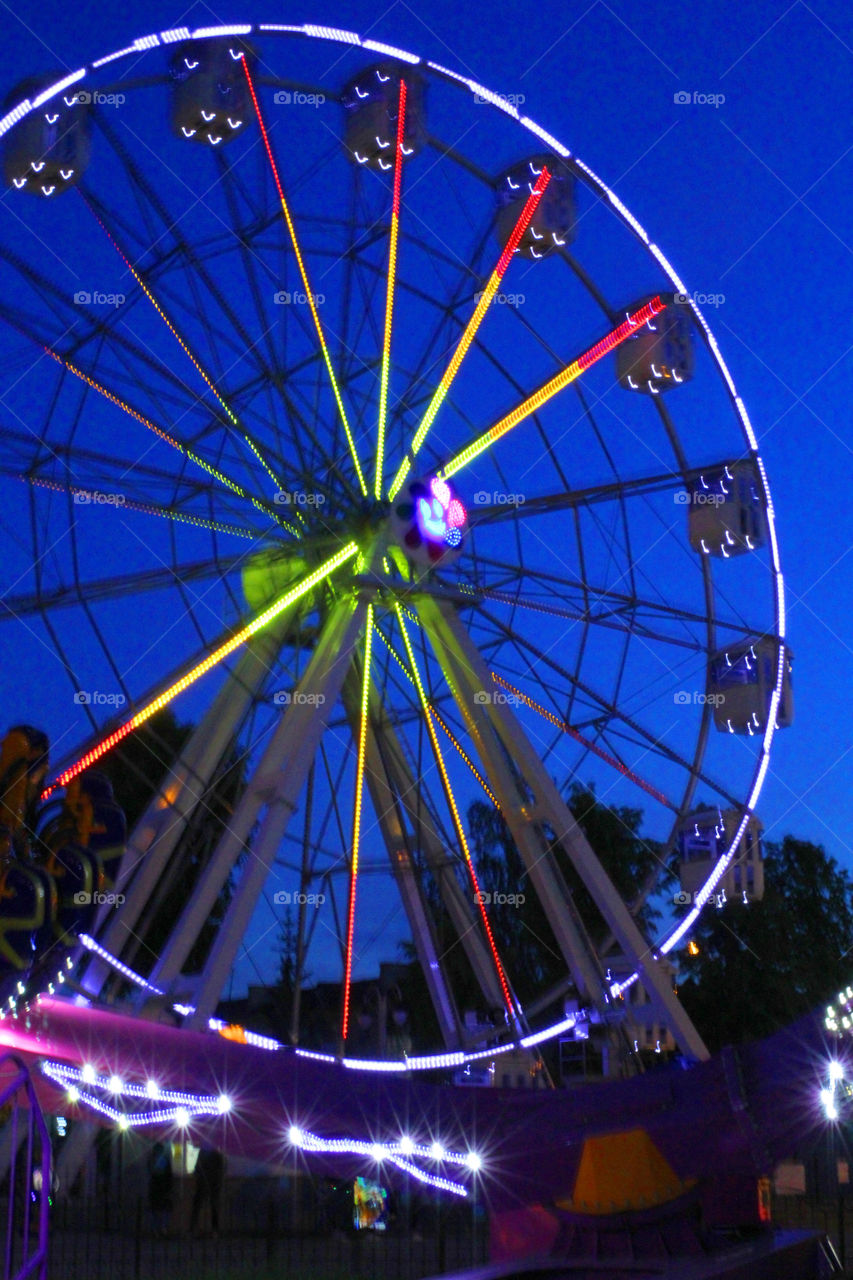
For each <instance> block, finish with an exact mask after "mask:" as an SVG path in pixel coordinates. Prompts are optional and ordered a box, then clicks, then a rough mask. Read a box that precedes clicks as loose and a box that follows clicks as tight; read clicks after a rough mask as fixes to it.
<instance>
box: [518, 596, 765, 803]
mask: <svg viewBox="0 0 853 1280" xmlns="http://www.w3.org/2000/svg"><path fill="white" fill-rule="evenodd" d="M493 621H495V622H497V620H496V619H493ZM497 625H498V626H500V623H498V624H497ZM503 629H504V631H505V632H506V628H503ZM506 634H507V639H509V640H510V642H511V643H512V644H513V645H514V646H515V647H516V648H520V649H523V650H524V651H525V654H526V655H532V656H533V658H534V659H535V660H536V662H537V663H538V664H539V666H540V667H544V666H547V667H550V668H551V670H552V671H554V672H555V673H556V674H557V675H559V676H561V677H562V679H563V680H565V682H566V685H567V687H569V686H571V687H576V688H577V689H578V690H579V692H580V693H582V694H583V695H584V697H585V698H587V699H588V700H589V701H590V702H591V703H592V704H593V705H594V706H596V707H598V708H600V710H601V712H603V713H604V715H605V719H606V722H607V723H608V724H610V723H611V722H615V723H616V724H622V725H625V726H627V727H628V728H629V729H630V730H631V731H632V732H633V733H635V734H636V735H637V738H638V744H639V745H641V746H642V747H643V748H644V749H648V750H651V751H652V752H653V753H654V754H656V755H659V756H662V757H663V758H664V759H666V760H669V761H670V762H671V763H672V764H676V765H678V767H679V768H680V769H682V770H683V771H684V773H685V774H686V775H689V776H692V777H695V778H697V779H698V780H699V781H700V782H704V783H705V784H706V785H707V786H709V787H711V788H712V789H713V790H714V791H715V792H716V793H717V794H718V795H720V796H722V797H723V798H724V799H725V800H726V802H727V803H728V804H730V805H732V806H733V807H735V808H738V809H739V808H741V807H742V805H741V801H740V800H737V799H735V797H734V796H732V795H731V794H730V792H729V791H728V790H727V788H726V787H724V786H723V785H722V784H721V783H720V782H718V781H717V780H716V779H715V778H712V777H711V776H710V775H709V774H706V773H705V772H704V771H702V770H700V769H699V768H698V767H697V766H696V765H695V764H693V763H691V762H690V761H689V760H686V759H685V758H684V757H683V756H682V755H680V754H679V753H678V752H677V751H675V750H674V749H673V748H672V747H670V746H667V744H666V743H665V742H663V741H662V740H661V739H660V737H659V736H657V735H655V734H654V733H653V732H652V731H651V730H650V729H646V728H644V727H643V725H641V724H640V723H639V721H638V720H636V719H635V718H634V717H632V716H629V715H628V713H627V712H626V711H624V710H623V709H622V708H620V707H619V706H617V705H616V704H615V703H614V702H612V701H611V700H610V699H609V698H607V697H605V696H604V695H603V694H600V693H598V692H597V691H596V690H595V689H593V688H592V687H591V686H590V685H588V684H587V683H586V682H585V681H582V680H581V679H580V678H579V677H578V676H577V675H572V673H571V672H569V671H567V670H566V668H565V667H563V666H562V665H561V664H560V663H559V662H557V661H556V659H555V658H553V657H552V656H551V655H550V654H548V653H545V652H543V651H542V650H541V649H539V648H538V646H536V645H535V644H534V643H533V642H532V641H531V640H529V639H527V638H526V637H525V636H522V635H519V634H518V633H517V632H512V633H509V632H506ZM597 723H600V719H599V720H598V721H597Z"/></svg>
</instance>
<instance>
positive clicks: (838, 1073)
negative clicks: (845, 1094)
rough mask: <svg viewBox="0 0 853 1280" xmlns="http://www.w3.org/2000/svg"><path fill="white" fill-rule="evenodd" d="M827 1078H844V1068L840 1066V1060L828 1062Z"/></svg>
mask: <svg viewBox="0 0 853 1280" xmlns="http://www.w3.org/2000/svg"><path fill="white" fill-rule="evenodd" d="M829 1078H830V1080H843V1079H844V1068H843V1067H842V1065H841V1063H840V1062H830V1064H829Z"/></svg>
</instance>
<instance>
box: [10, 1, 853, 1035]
mask: <svg viewBox="0 0 853 1280" xmlns="http://www.w3.org/2000/svg"><path fill="white" fill-rule="evenodd" d="M253 32H257V33H258V34H263V33H264V32H270V33H276V32H281V33H283V34H287V35H288V36H293V35H302V36H305V37H308V38H322V39H325V40H330V41H335V42H338V43H341V44H343V45H349V46H360V47H362V48H365V49H368V50H371V49H379V48H380V46H379V45H378V44H377V42H375V41H372V40H369V39H363V38H362V37H361V36H359V35H358V34H357V33H356V32H352V31H346V30H341V29H338V28H333V27H325V26H318V25H314V24H308V23H306V24H302V25H298V24H264V23H261V24H251V23H249V24H243V25H238V26H234V25H232V26H227V25H220V26H213V27H198V28H195V29H192V30H191V29H189V28H183V27H182V28H176V29H174V30H170V31H164V32H161V33H159V34H156V33H152V34H150V35H145V36H141V37H138V38H137V39H136V40H134V41H133V42H132V43H131V44H129V45H126V46H124V47H123V48H120V49H118V50H116V51H114V52H112V53H108V54H106V55H104V56H103V57H100V58H98V59H97V60H95V61H93V62H92V63H91V64H89V65H88V66H84V67H82V68H80V69H78V70H77V71H74V72H73V73H71V74H70V75H67V76H65V77H63V78H61V79H59V80H57V81H56V82H54V83H53V84H52V85H50V86H48V87H47V88H46V89H44V90H43V91H42V92H41V93H39V94H38V96H37V97H35V98H34V99H33V100H30V99H29V98H23V99H22V100H21V101H20V102H18V103H16V104H15V105H14V106H12V107H11V108H10V109H9V111H7V112H6V113H5V114H4V115H3V116H2V117H0V137H3V136H4V135H5V134H6V133H8V132H9V130H10V129H12V128H13V127H14V126H15V125H16V124H17V123H18V122H19V121H20V120H22V119H24V118H25V117H26V116H27V115H28V114H29V113H30V112H32V111H33V110H36V109H38V108H39V107H40V106H41V105H43V104H44V103H45V102H48V101H50V100H51V99H52V98H54V97H56V96H57V95H58V94H60V93H62V92H63V90H64V89H66V88H68V87H69V86H70V85H72V84H76V83H78V82H79V81H80V80H83V79H84V78H85V77H86V76H87V74H89V73H91V72H93V71H95V70H97V69H98V68H100V67H103V66H105V65H107V64H113V63H116V62H118V61H120V60H121V59H129V58H132V57H137V56H138V54H139V52H140V51H142V50H146V49H152V48H155V47H157V46H158V45H161V44H162V45H164V46H168V45H169V44H171V43H173V42H174V41H176V40H178V39H187V38H191V39H198V40H201V39H217V38H222V37H225V36H229V35H240V36H248V35H251V34H252V33H253ZM394 56H396V57H399V58H401V59H403V60H405V61H407V62H409V63H412V64H418V63H420V61H421V59H420V58H419V57H418V56H417V55H415V54H411V53H408V52H407V51H405V50H402V49H397V50H396V51H395V54H394ZM243 62H244V66H245V59H243ZM426 65H427V66H428V67H429V68H430V69H431V70H432V71H433V72H435V74H436V75H438V76H440V77H442V78H443V79H445V80H447V81H448V82H449V83H452V84H455V85H457V86H458V87H461V88H463V89H467V90H468V91H469V93H471V94H472V95H475V96H478V97H483V96H485V97H487V99H488V100H489V101H490V102H494V99H495V98H500V97H501V95H496V94H492V93H491V91H488V90H487V91H486V92H485V94H484V87H483V86H481V85H479V84H478V83H477V82H475V81H474V80H472V79H470V78H469V77H466V76H464V75H462V74H460V73H459V72H456V71H453V70H451V69H449V68H446V67H443V66H441V65H440V64H438V63H435V62H430V61H428V62H427V63H426ZM495 105H496V109H497V108H498V106H500V104H495ZM500 109H502V110H506V107H505V106H503V107H501V108H500ZM519 124H520V125H521V126H522V127H523V128H525V129H526V130H528V132H530V133H531V134H532V135H533V136H534V137H536V138H537V139H539V140H541V141H543V142H545V143H546V144H547V145H548V146H549V147H551V148H553V150H554V151H555V152H556V153H557V154H558V155H561V156H563V157H566V158H568V157H570V156H571V152H570V151H569V149H568V148H566V147H565V146H564V145H563V144H562V143H560V142H559V140H558V139H557V138H555V137H554V136H553V135H552V134H550V133H549V132H548V131H547V130H545V129H544V128H542V126H541V125H539V124H537V123H536V122H535V121H534V120H532V119H530V118H529V117H527V116H522V117H521V118H520V120H519ZM574 163H575V164H577V166H578V168H579V169H580V170H581V171H582V172H583V173H584V174H585V176H586V180H587V182H588V183H589V185H590V186H591V187H592V188H593V189H594V190H595V191H596V192H597V194H598V195H599V196H600V197H601V198H602V199H603V200H606V201H607V202H608V203H609V205H610V206H611V208H612V210H613V212H614V213H615V215H616V216H617V217H618V218H619V219H620V221H621V222H622V223H623V224H624V225H625V226H626V227H627V228H629V229H630V231H631V232H632V233H633V234H634V235H635V236H636V237H637V239H638V240H639V241H640V243H641V244H643V245H644V246H645V247H646V248H647V249H648V251H649V252H650V253H651V254H652V255H653V256H654V257H655V258H656V260H657V261H658V263H659V265H660V267H661V269H662V270H663V272H664V273H665V275H666V276H667V278H668V279H669V280H670V281H671V283H672V286H673V288H674V289H675V290H676V291H677V292H678V293H680V294H683V295H686V297H687V299H688V302H687V304H686V305H689V306H690V308H691V311H692V313H693V315H694V317H695V319H696V322H697V325H698V326H699V332H700V336H702V337H703V339H704V341H705V344H706V347H707V349H708V351H709V353H710V355H711V358H712V359H713V361H714V363H715V364H716V366H717V368H718V370H719V372H720V374H721V376H722V377H723V379H724V381H725V383H726V387H727V389H728V393H729V397H730V401H731V403H732V406H733V408H734V410H735V412H736V414H737V416H738V418H739V420H740V422H741V425H742V427H743V430H744V432H745V434H746V436H747V440H748V442H749V447H750V450H751V454H752V458H753V461H754V462H755V464H756V467H757V470H758V473H759V476H760V483H761V489H762V496H763V498H764V503H765V511H766V518H767V527H768V539H769V546H770V555H771V562H772V568H773V579H774V581H773V585H774V602H775V613H776V634H777V636H778V638H779V642H780V653H779V662H778V665H777V676H776V684H775V687H774V690H773V693H772V696H771V701H770V708H769V715H768V724H767V728H766V730H765V733H764V738H763V742H762V746H761V754H760V758H759V762H758V764H757V766H756V769H755V773H754V775H753V784H752V788H751V790H750V794H749V797H748V800H747V803H746V805H745V813H744V817H743V819H742V821H741V823H740V825H739V826H738V828H737V830H736V831H735V833H734V835H733V838H732V841H731V844H730V846H729V848H728V849H727V850H726V851H725V852H724V853H723V854H722V855H721V856H720V858H719V860H718V861H717V863H716V865H715V867H714V869H713V871H712V872H711V874H710V876H709V878H708V880H707V881H706V883H705V885H704V886H703V888H702V890H701V892H700V893H699V894H698V896H697V899H696V901H695V903H694V906H693V907H692V909H691V910H690V911H689V912H688V913H687V915H686V916H685V917H684V918H683V919H682V920H681V921H679V922H678V924H677V925H676V926H675V927H674V928H673V929H672V930H671V931H670V933H669V934H668V935H667V936H666V937H665V939H664V940H663V941H662V942H661V943H660V944H659V946H658V952H659V954H661V955H666V954H668V953H669V952H670V951H671V950H672V949H673V948H674V947H675V946H677V945H678V943H679V942H680V941H681V940H682V939H683V938H684V936H685V934H687V933H689V931H690V930H691V929H692V927H693V925H694V924H695V922H696V919H697V917H698V915H699V913H700V911H701V910H702V907H703V906H704V905H705V904H706V902H707V901H708V900H709V898H710V897H711V895H712V894H713V893H714V890H715V887H716V885H717V884H718V882H719V881H720V879H721V878H722V877H723V875H724V874H725V872H726V870H727V869H728V867H729V866H730V864H731V862H732V860H733V859H734V857H735V856H736V854H737V851H738V846H739V844H740V841H741V839H742V836H743V834H744V831H745V830H746V827H747V824H748V822H749V820H750V814H751V812H752V811H754V809H755V807H756V804H757V801H758V797H759V795H760V792H761V789H762V786H763V783H764V779H765V776H766V773H767V769H768V767H769V762H770V754H769V753H770V746H771V744H772V741H773V736H774V734H775V731H776V716H777V713H778V709H779V703H780V700H781V696H782V689H783V676H784V663H785V655H784V649H783V641H784V639H785V634H786V618H785V599H784V579H783V575H782V569H781V563H780V558H779V548H778V541H777V535H776V524H775V509H774V505H773V501H772V496H771V493H770V487H769V483H768V480H767V475H766V471H765V467H764V463H763V460H762V458H761V456H760V454H759V451H758V440H757V438H756V435H755V432H754V430H753V427H752V424H751V422H750V420H749V416H748V414H747V411H746V409H745V407H744V405H743V402H742V400H741V399H740V397H739V396H738V394H737V391H736V387H735V384H734V380H733V379H732V376H731V373H730V371H729V369H728V367H727V365H726V363H725V360H724V359H723V356H722V354H721V352H720V350H719V347H718V344H717V341H716V339H715V337H714V335H713V333H712V332H711V329H710V327H709V325H708V323H707V321H706V320H705V317H704V315H703V314H702V311H701V309H700V308H699V306H698V305H697V304H696V302H695V300H694V299H693V297H692V295H691V294H690V293H689V291H688V290H687V288H686V287H685V285H684V283H683V282H682V280H681V279H680V277H679V276H678V274H677V272H676V271H675V269H674V268H673V266H672V265H671V263H670V262H669V261H668V259H667V258H666V257H665V255H664V254H663V253H662V252H661V250H660V249H659V248H658V246H657V245H655V244H654V243H652V242H651V240H650V238H649V236H648V234H647V233H646V232H645V230H644V229H643V227H642V226H641V225H640V223H639V222H638V221H637V220H636V218H634V217H633V215H632V214H631V213H630V212H629V211H628V209H627V208H626V207H625V206H624V205H623V204H622V202H621V201H620V200H619V199H618V197H617V196H616V195H615V193H614V192H613V191H612V190H611V189H610V188H609V187H608V186H607V184H606V183H605V182H604V181H603V180H602V179H601V178H599V177H598V176H597V174H595V173H594V172H593V170H592V169H590V168H589V167H588V166H587V165H586V164H584V163H583V162H582V161H580V160H578V159H577V158H574ZM306 293H309V296H310V291H308V290H306ZM403 465H405V464H403ZM125 732H130V729H126V731H125ZM120 736H121V737H123V736H125V733H124V732H122V733H121V735H120ZM119 740H120V737H119V736H116V735H111V737H110V738H109V739H107V740H106V745H104V744H101V746H102V748H103V749H102V750H101V749H99V750H98V754H97V755H96V756H94V757H92V756H91V755H90V756H87V757H85V758H84V762H83V763H80V764H79V767H78V766H74V769H73V772H71V773H69V775H68V777H67V778H65V781H70V778H71V777H74V776H76V775H77V773H79V772H81V771H82V769H84V768H86V767H88V765H89V764H91V763H92V762H93V758H94V759H97V758H100V756H101V755H103V754H104V752H105V751H107V750H109V749H110V747H111V746H113V745H115V743H116V742H117V741H119ZM59 785H64V782H57V783H55V784H54V785H53V786H52V787H51V788H49V789H48V790H47V791H46V792H44V793H43V795H42V799H46V798H47V797H48V796H49V795H50V794H51V793H52V791H53V790H55V789H56V787H57V786H59ZM637 978H638V975H637V974H636V973H635V974H632V975H631V976H630V977H629V978H628V979H626V980H625V981H624V982H622V983H620V984H615V985H614V991H616V992H619V991H624V990H626V989H627V988H628V987H629V986H630V985H631V984H632V983H633V982H635V981H637ZM848 1021H849V1019H848ZM557 1025H559V1024H557ZM553 1034H558V1033H557V1032H553ZM544 1038H547V1037H546V1036H543V1039H544ZM436 1056H440V1055H436Z"/></svg>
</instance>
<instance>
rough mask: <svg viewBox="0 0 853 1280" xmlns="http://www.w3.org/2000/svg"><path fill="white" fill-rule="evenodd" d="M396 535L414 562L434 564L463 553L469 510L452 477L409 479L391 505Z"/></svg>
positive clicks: (445, 561) (429, 565)
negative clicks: (467, 510) (448, 478)
mask: <svg viewBox="0 0 853 1280" xmlns="http://www.w3.org/2000/svg"><path fill="white" fill-rule="evenodd" d="M391 526H392V529H393V531H394V536H395V538H396V540H397V542H398V543H399V545H400V546H401V547H402V548H403V550H404V551H405V553H406V555H407V556H408V558H409V560H411V561H412V563H413V564H416V565H422V566H424V567H426V568H433V567H435V566H436V565H439V564H447V563H449V562H450V561H451V560H455V559H456V557H457V556H458V555H459V554H460V552H461V550H462V547H463V543H464V539H465V534H466V532H467V529H468V513H467V512H466V510H465V507H464V505H463V504H462V502H461V501H460V499H459V496H458V495H457V493H456V490H455V488H454V486H453V485H452V484H451V482H450V481H449V480H442V479H441V478H440V477H439V476H430V477H427V478H426V479H423V480H420V479H415V480H409V481H408V483H407V484H404V485H403V487H402V489H401V490H400V492H399V493H398V494H397V497H396V499H395V501H394V504H393V506H392V509H391Z"/></svg>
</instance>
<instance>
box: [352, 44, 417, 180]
mask: <svg viewBox="0 0 853 1280" xmlns="http://www.w3.org/2000/svg"><path fill="white" fill-rule="evenodd" d="M401 81H405V84H406V111H405V118H404V123H403V154H404V155H407V156H408V155H412V154H413V153H414V154H416V153H417V152H418V151H420V150H421V149H422V147H423V146H424V144H425V142H426V136H427V135H426V113H425V107H424V93H425V87H424V82H423V78H422V77H421V76H419V75H418V74H417V73H416V72H414V71H412V68H411V67H402V66H398V65H396V64H395V63H382V64H381V65H380V66H374V67H367V68H365V70H364V71H361V72H359V74H358V75H357V76H356V77H355V78H354V79H353V80H350V82H349V84H347V85H346V87H345V88H344V90H343V92H342V93H341V104H342V106H343V109H344V146H345V147H346V149H347V152H348V153H349V156H350V158H351V159H352V160H354V161H355V162H356V164H366V165H367V167H368V168H369V169H381V170H388V169H391V168H392V167H393V164H394V144H395V142H396V139H397V124H398V119H399V113H400V82H401Z"/></svg>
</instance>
